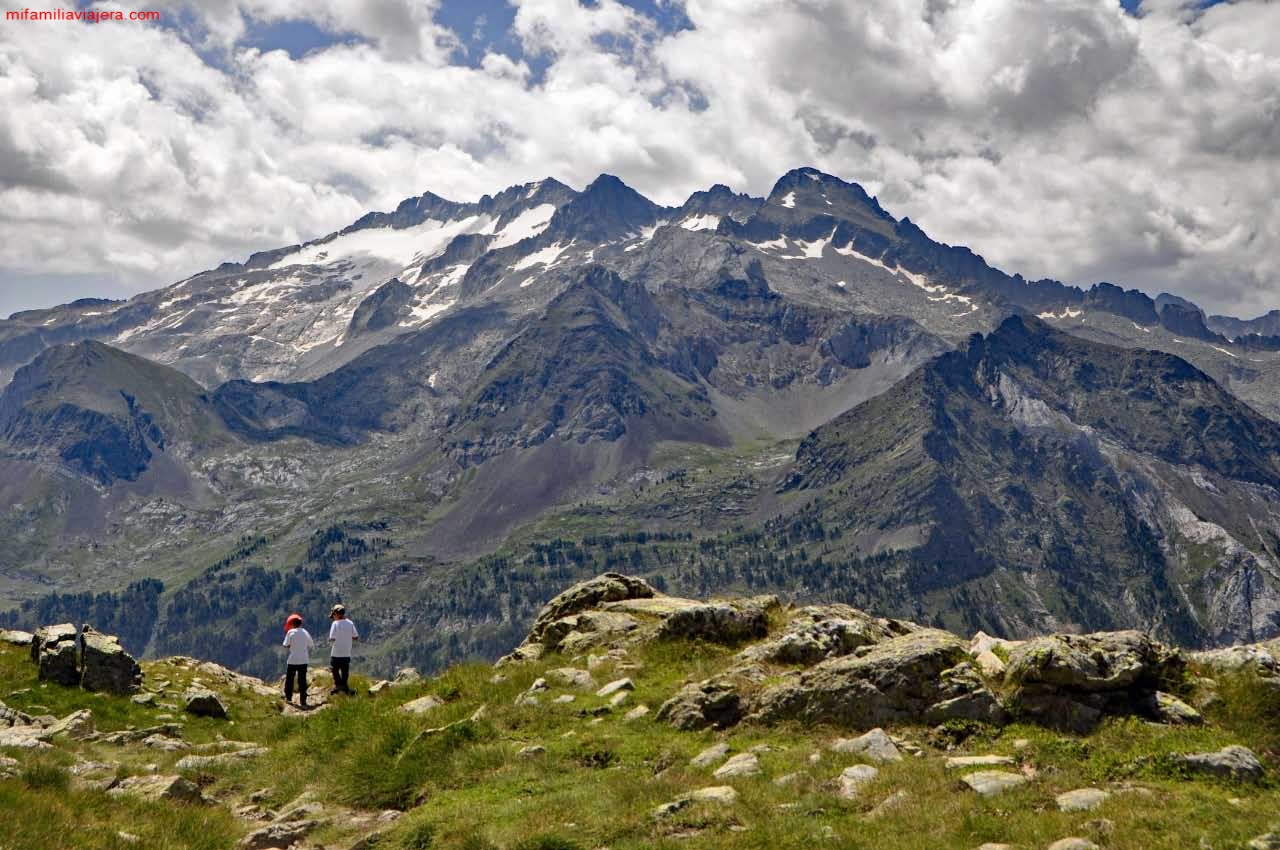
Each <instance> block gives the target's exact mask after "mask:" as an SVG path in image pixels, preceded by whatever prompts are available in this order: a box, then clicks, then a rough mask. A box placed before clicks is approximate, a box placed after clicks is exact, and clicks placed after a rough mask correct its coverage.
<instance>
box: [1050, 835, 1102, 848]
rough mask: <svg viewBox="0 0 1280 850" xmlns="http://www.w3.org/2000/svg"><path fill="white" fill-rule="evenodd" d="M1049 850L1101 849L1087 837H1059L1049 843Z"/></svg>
mask: <svg viewBox="0 0 1280 850" xmlns="http://www.w3.org/2000/svg"><path fill="white" fill-rule="evenodd" d="M1049 850H1101V848H1099V847H1098V845H1097V844H1094V843H1093V842H1092V841H1090V840H1088V839H1087V838H1075V837H1071V838H1059V839H1058V840H1057V841H1055V842H1053V843H1052V844H1050V845H1049Z"/></svg>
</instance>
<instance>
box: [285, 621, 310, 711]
mask: <svg viewBox="0 0 1280 850" xmlns="http://www.w3.org/2000/svg"><path fill="white" fill-rule="evenodd" d="M284 628H285V633H284V645H285V646H287V647H289V660H288V662H287V666H286V667H285V674H284V701H285V702H292V701H293V683H294V680H295V679H297V682H298V705H299V706H300V707H302V708H306V707H307V665H308V664H309V663H311V647H313V646H315V643H316V642H315V641H314V640H312V639H311V633H310V632H308V631H307V630H306V629H304V628H303V627H302V616H301V615H300V614H290V615H289V619H287V620H285V621H284Z"/></svg>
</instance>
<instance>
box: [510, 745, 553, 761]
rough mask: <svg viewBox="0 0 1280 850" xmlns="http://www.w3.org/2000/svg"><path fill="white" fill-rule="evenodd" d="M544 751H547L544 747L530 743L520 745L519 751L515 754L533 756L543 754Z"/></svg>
mask: <svg viewBox="0 0 1280 850" xmlns="http://www.w3.org/2000/svg"><path fill="white" fill-rule="evenodd" d="M546 752H547V748H546V747H543V746H541V745H539V744H530V745H529V746H527V747H521V748H520V749H519V751H518V752H516V755H518V756H520V757H521V758H532V757H534V756H540V755H545V754H546Z"/></svg>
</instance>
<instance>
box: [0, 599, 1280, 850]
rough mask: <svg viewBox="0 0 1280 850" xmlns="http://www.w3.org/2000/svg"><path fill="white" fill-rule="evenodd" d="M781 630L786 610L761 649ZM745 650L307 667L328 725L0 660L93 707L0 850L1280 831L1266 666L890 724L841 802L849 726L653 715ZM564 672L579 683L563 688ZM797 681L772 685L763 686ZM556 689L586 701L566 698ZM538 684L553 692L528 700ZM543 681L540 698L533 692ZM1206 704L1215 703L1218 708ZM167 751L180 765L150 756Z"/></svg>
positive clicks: (46, 766)
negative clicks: (982, 783) (1165, 708)
mask: <svg viewBox="0 0 1280 850" xmlns="http://www.w3.org/2000/svg"><path fill="white" fill-rule="evenodd" d="M790 616H791V613H790V612H788V611H786V610H775V612H774V613H773V614H772V615H771V623H770V636H771V637H772V636H776V635H777V634H778V633H779V632H780V630H781V629H782V628H783V627H784V624H785V622H786V621H787V619H788V618H789V617H790ZM741 649H742V646H740V645H720V644H713V643H707V642H704V641H700V640H692V641H691V640H683V639H667V640H654V641H648V642H641V643H636V644H633V645H632V646H631V647H630V648H628V649H625V650H620V649H617V648H615V649H614V650H613V651H612V652H604V651H603V650H601V653H602V654H588V657H582V656H569V655H566V654H560V653H551V654H548V655H546V656H545V657H543V658H541V659H539V660H537V661H528V662H519V663H513V664H507V665H504V666H501V667H499V668H496V669H495V668H494V667H491V666H488V665H480V664H473V665H462V666H456V667H453V668H451V669H449V670H447V671H446V672H444V673H443V674H441V675H440V676H437V677H434V678H430V679H422V680H418V681H413V682H407V683H404V684H398V685H390V686H386V687H384V688H383V689H382V690H381V692H380V693H378V694H377V695H376V696H371V695H369V694H368V692H367V686H368V684H369V683H368V681H367V680H364V679H361V678H360V677H356V679H355V680H354V683H355V684H356V685H357V686H358V691H359V693H358V695H357V696H353V697H341V696H333V697H331V698H330V697H328V696H327V691H328V688H327V687H324V686H325V685H327V684H328V682H327V681H326V677H325V676H324V675H323V674H315V675H313V692H314V689H315V688H316V687H317V686H319V687H320V688H321V689H322V695H321V697H320V701H321V702H322V705H323V707H322V708H319V709H316V710H313V711H310V712H307V713H301V712H298V711H296V710H294V709H291V708H290V709H286V710H284V711H283V712H282V707H281V705H280V702H279V700H278V699H275V698H273V697H271V696H269V695H268V694H269V693H270V688H262V687H261V686H260V684H255V683H254V682H253V681H252V680H247V679H243V678H241V679H236V678H235V677H233V676H232V675H230V674H227V673H225V672H224V671H221V670H220V669H219V668H216V667H212V666H210V665H203V666H202V665H200V664H199V662H195V661H192V660H190V659H182V658H178V659H165V660H159V661H155V662H148V663H146V664H144V669H145V676H146V678H145V688H146V690H145V691H144V694H145V693H148V692H150V693H154V694H155V696H154V697H151V698H149V699H151V700H153V702H154V704H152V705H140V704H137V703H136V702H134V701H132V700H131V699H130V698H129V697H117V696H103V695H95V694H90V693H86V692H84V691H80V690H78V689H74V688H63V687H60V686H57V685H52V684H47V683H42V682H39V681H37V679H36V674H35V668H34V666H33V665H32V664H31V663H30V661H29V658H28V654H27V650H26V649H25V648H20V647H10V646H8V645H6V644H3V643H0V682H3V683H4V685H3V698H4V702H5V703H6V704H7V705H8V706H9V707H10V708H12V709H16V710H19V711H22V712H26V713H28V714H33V715H34V714H48V715H53V716H57V717H63V716H65V715H67V714H69V713H71V712H73V711H75V710H79V709H82V708H84V709H89V710H90V711H91V712H92V715H93V721H94V724H95V726H96V734H95V735H94V736H92V737H91V738H90V739H85V740H71V739H68V738H65V737H62V736H59V737H57V738H55V739H54V741H53V746H52V747H50V748H46V749H15V748H7V747H0V753H2V754H3V756H4V758H2V759H0V811H4V812H6V813H19V812H20V813H22V816H21V817H10V816H8V815H6V817H5V834H4V846H5V847H6V848H12V850H61V849H62V848H65V850H73V848H74V850H99V848H101V849H102V850H107V848H110V850H122V848H129V847H144V848H157V850H170V848H172V850H177V849H178V848H184V850H185V848H202V850H204V848H208V850H217V848H225V850H230V848H233V847H237V846H256V847H261V848H265V847H273V846H278V847H281V848H283V847H286V846H288V845H289V843H290V842H295V843H294V846H296V847H298V848H321V847H324V848H330V850H332V848H344V850H345V848H364V850H424V848H456V850H462V849H463V848H467V850H483V849H484V848H492V850H573V848H581V850H588V849H589V848H604V847H608V848H613V850H628V849H634V850H639V848H676V847H680V848H743V850H745V848H810V847H812V846H814V845H815V844H817V845H819V846H832V847H841V848H877V850H939V848H958V849H963V850H972V848H976V847H978V846H980V845H983V844H984V843H986V842H991V843H994V844H1005V845H1009V846H1010V847H1013V848H1027V849H1028V850H1029V848H1043V847H1048V846H1049V845H1050V844H1051V843H1052V842H1055V841H1058V840H1060V839H1062V838H1064V837H1069V836H1076V837H1080V838H1082V839H1087V840H1089V841H1092V842H1094V843H1095V844H1096V845H1097V846H1099V847H1105V848H1109V850H1184V848H1187V847H1196V846H1200V847H1211V848H1215V850H1229V849H1230V848H1245V847H1249V846H1253V845H1250V844H1249V843H1248V842H1250V841H1251V840H1253V839H1254V838H1255V837H1257V836H1260V835H1262V834H1264V833H1266V832H1267V831H1268V830H1269V829H1273V828H1275V825H1276V821H1277V817H1276V814H1275V813H1276V810H1277V805H1278V804H1280V785H1278V784H1277V783H1276V781H1275V763H1276V758H1277V755H1280V690H1277V687H1276V683H1275V681H1273V680H1267V679H1264V678H1260V677H1259V676H1258V675H1256V674H1254V673H1249V672H1240V673H1236V674H1231V675H1218V676H1217V678H1216V679H1215V680H1214V681H1213V682H1212V683H1209V682H1206V681H1205V680H1204V679H1203V678H1201V677H1199V676H1198V675H1196V674H1198V673H1200V672H1203V671H1200V670H1197V669H1196V668H1194V666H1193V668H1192V674H1191V675H1190V676H1189V677H1188V679H1187V685H1186V688H1185V692H1184V696H1185V697H1186V698H1187V699H1188V700H1191V701H1199V702H1200V703H1201V704H1202V705H1203V712H1204V717H1205V722H1204V724H1203V725H1195V726H1176V725H1160V724H1156V723H1152V722H1149V721H1146V720H1141V719H1137V718H1133V717H1128V718H1112V719H1109V720H1107V721H1105V722H1104V723H1103V724H1102V725H1101V726H1099V727H1098V728H1097V729H1096V730H1095V731H1094V732H1092V733H1091V734H1089V735H1083V736H1081V735H1072V734H1066V733H1062V732H1057V731H1052V730H1048V729H1045V728H1042V727H1040V726H1037V725H1028V724H1022V723H1014V724H1012V725H1008V726H1005V727H1003V728H998V727H995V726H988V725H984V724H980V723H974V722H963V721H951V722H948V723H945V724H943V725H942V726H927V725H923V724H905V725H901V726H894V727H890V728H888V729H887V731H888V732H889V733H890V735H892V736H893V737H894V738H895V739H896V740H897V741H898V742H899V744H900V746H901V747H902V750H903V752H904V753H905V754H906V757H905V758H903V759H902V760H900V761H896V762H891V763H881V764H876V765H875V766H876V768H877V769H878V774H877V775H876V776H875V778H874V779H873V780H871V781H870V782H869V783H868V784H866V785H863V786H861V787H860V788H858V789H856V791H855V792H854V793H852V794H848V795H845V794H842V793H841V791H840V783H839V781H838V777H840V776H841V774H842V771H844V770H845V769H846V768H848V767H851V766H853V765H856V764H859V763H864V762H866V761H867V758H866V757H865V756H863V755H859V754H854V753H849V752H838V751H835V750H833V749H832V748H831V745H832V744H833V742H834V741H835V740H836V739H838V738H844V737H853V736H854V735H856V734H857V733H858V732H859V731H861V730H851V729H847V728H838V727H835V726H826V725H821V724H798V723H797V724H782V725H774V726H765V725H760V724H756V723H752V722H746V723H743V724H741V725H738V726H736V727H734V728H732V729H729V730H726V731H714V730H704V731H680V730H678V729H675V728H673V727H672V726H671V725H669V724H667V723H664V722H660V721H658V720H656V719H655V716H656V715H657V713H658V712H657V709H658V707H659V706H660V705H661V704H662V703H663V701H665V700H666V699H667V698H668V697H670V696H671V695H672V694H673V693H674V692H676V691H677V690H679V689H680V688H681V686H682V685H684V684H686V683H689V682H695V681H700V680H704V679H707V678H709V677H712V676H716V675H720V674H723V673H724V672H725V671H726V670H728V669H729V668H731V667H733V666H735V664H737V663H740V662H739V661H738V660H736V659H737V656H738V653H739V651H740V650H741ZM563 668H573V669H575V670H577V671H579V672H578V673H575V674H567V673H565V672H554V671H558V670H562V669H563ZM315 669H316V668H313V670H315ZM787 676H788V673H787V671H786V670H783V669H779V670H776V671H775V672H774V674H773V678H772V679H770V680H769V681H772V680H773V679H776V680H779V681H781V680H784V679H786V678H787ZM567 678H576V679H577V680H578V682H577V683H576V684H565V683H564V682H565V681H566V680H567ZM621 678H627V679H629V680H630V681H631V683H632V685H633V686H634V688H633V689H632V690H627V689H622V690H620V691H619V693H622V694H625V696H624V697H622V698H621V699H620V700H618V701H617V702H614V699H615V698H614V697H612V696H598V695H597V691H598V689H600V688H601V687H602V686H604V685H605V684H607V683H610V682H613V681H616V680H618V679H621ZM316 680H318V681H316ZM539 680H543V681H544V682H545V683H546V687H545V689H542V690H539V689H537V685H536V683H537V682H538V681H539ZM193 681H198V682H201V683H203V684H205V685H207V686H209V687H211V688H213V689H214V690H216V691H218V692H219V693H220V694H221V695H222V696H223V698H224V700H225V702H226V703H227V705H228V708H229V717H228V718H227V719H221V720H216V719H208V718H196V717H191V716H190V715H187V714H186V713H185V712H184V711H183V710H182V708H181V706H182V700H181V699H180V698H179V697H180V696H181V694H182V693H183V691H184V690H185V689H186V688H187V687H188V685H189V684H191V683H192V682H193ZM769 681H765V682H764V683H763V685H762V686H768V684H769ZM531 688H532V689H533V691H532V692H533V693H534V694H535V695H536V697H537V700H536V702H534V701H533V700H529V699H526V698H523V697H524V696H525V695H527V694H529V693H530V692H531ZM1210 689H1211V690H1212V691H1213V692H1214V693H1216V697H1213V698H1206V696H1207V694H1208V693H1209V691H1210ZM424 697H431V698H433V699H430V700H427V701H426V702H427V703H428V704H429V705H430V706H431V707H429V708H426V709H425V711H424V712H423V713H421V714H415V713H410V712H406V711H404V710H402V708H401V707H402V706H403V705H404V704H406V703H409V702H410V701H413V700H421V698H424ZM568 697H572V699H571V700H570V699H567V698H568ZM144 698H146V697H144ZM419 705H422V703H421V702H420V703H419ZM641 706H644V707H647V708H648V709H650V711H648V712H644V711H640V710H639V709H640V707H641ZM165 724H172V725H170V726H168V727H165ZM129 729H135V730H152V731H153V732H154V733H155V734H156V735H158V736H159V737H158V738H152V739H151V743H150V744H148V743H143V742H141V741H138V742H133V743H123V744H120V743H111V742H110V739H111V733H113V732H117V731H120V730H129ZM0 732H3V729H0ZM135 737H137V736H135ZM0 740H4V738H3V737H2V736H0ZM175 741H176V742H178V743H172V742H175ZM166 742H168V743H167V745H168V746H175V747H182V748H183V749H180V750H178V751H173V752H169V751H166V750H164V749H160V748H157V747H156V746H154V745H155V744H157V743H160V744H166ZM234 742H243V743H242V744H240V743H234ZM721 743H722V744H726V745H727V746H728V752H727V754H725V755H722V756H720V757H719V758H718V759H714V760H711V762H710V763H709V764H708V765H707V766H695V765H694V764H692V763H691V762H693V760H694V759H695V757H697V756H698V755H699V754H700V753H702V752H703V751H704V750H706V749H707V748H709V747H712V746H713V745H716V744H721ZM250 744H251V745H253V746H254V747H255V748H258V747H260V748H262V751H260V752H258V753H257V754H256V756H246V757H243V758H237V757H227V758H225V759H224V760H223V761H222V763H204V764H196V765H192V764H191V763H190V762H182V761H181V760H182V759H184V758H189V757H191V756H192V755H200V756H209V755H215V754H217V753H227V752H236V751H238V750H239V749H240V748H242V747H245V746H248V745H250ZM1231 744H1241V745H1244V746H1247V747H1249V748H1251V749H1252V750H1253V751H1254V752H1256V753H1257V754H1258V755H1259V757H1260V758H1261V759H1262V761H1263V763H1264V765H1265V766H1266V776H1265V778H1263V779H1262V780H1261V781H1259V782H1237V781H1231V780H1227V779H1219V778H1212V777H1207V776H1203V775H1199V774H1193V773H1191V772H1189V771H1188V770H1187V769H1186V768H1185V767H1183V766H1182V765H1180V764H1179V762H1178V761H1177V758H1176V756H1177V754H1180V753H1190V752H1204V751H1213V750H1218V749H1219V748H1221V747H1223V746H1226V745H1231ZM747 753H752V754H755V755H756V757H757V760H758V766H759V771H760V772H759V773H758V774H756V775H748V776H740V777H730V778H724V777H721V778H717V777H716V776H714V774H713V772H714V771H715V770H716V769H717V768H719V767H722V766H723V765H724V763H725V757H726V756H729V757H732V756H734V755H740V754H747ZM913 753H918V755H913ZM962 755H999V756H1006V757H1008V758H1009V759H1010V760H1011V764H1010V765H1009V766H1007V767H1004V768H1002V769H1004V770H1008V771H1012V772H1016V773H1018V774H1020V775H1022V776H1023V777H1025V778H1027V779H1029V780H1030V781H1029V782H1027V784H1026V785H1024V786H1023V787H1021V788H1018V789H1015V790H1012V791H1008V792H1006V793H1004V794H1001V795H998V796H994V797H983V796H979V795H978V794H976V793H974V791H972V790H970V789H969V788H968V787H967V786H966V785H965V784H964V783H963V782H962V781H961V779H960V777H961V776H962V775H963V774H965V773H966V772H967V771H964V770H952V769H948V768H947V766H946V759H947V758H951V757H956V756H962ZM10 760H11V761H10ZM149 774H156V775H161V776H167V775H180V776H183V777H185V778H187V779H189V780H190V781H192V782H193V783H195V785H197V786H198V787H199V789H200V792H201V793H202V794H203V796H204V797H205V798H206V799H207V802H206V803H204V804H198V803H178V802H172V801H169V800H153V801H146V800H140V799H135V798H133V797H130V796H127V795H119V794H118V793H115V792H112V791H109V790H104V789H105V788H107V787H108V786H110V785H113V784H118V783H119V781H120V780H123V779H126V778H128V777H131V776H139V775H149ZM708 787H719V788H725V787H727V788H730V789H732V791H727V792H726V791H721V792H719V793H720V794H728V795H729V796H732V797H734V798H735V799H733V800H731V801H728V802H716V801H693V802H687V803H685V804H682V805H677V806H675V807H671V808H673V809H674V811H671V812H669V813H666V814H657V812H656V810H657V809H658V808H659V807H660V806H663V805H664V804H667V803H670V802H673V801H680V800H682V799H685V798H686V797H687V795H690V794H691V793H693V792H695V791H697V790H698V789H704V788H708ZM1081 788H1098V789H1102V790H1105V791H1107V792H1109V793H1110V796H1109V797H1107V799H1105V800H1104V801H1103V802H1102V803H1101V805H1099V806H1098V807H1097V808H1094V809H1092V810H1088V811H1075V812H1066V811H1060V810H1059V806H1058V804H1057V803H1056V797H1057V795H1059V794H1062V793H1064V792H1068V791H1072V790H1076V789H1081ZM300 825H301V826H300ZM273 826H274V827H275V828H277V830H278V832H277V833H276V838H277V840H276V843H269V842H270V841H271V836H270V835H266V836H265V837H264V834H263V833H261V832H260V831H261V830H263V829H268V828H271V827H273ZM290 830H294V832H290ZM280 836H285V837H280ZM244 842H248V843H244ZM263 842H268V843H263ZM1080 846H1082V847H1083V846H1087V845H1080ZM1261 846H1272V845H1261Z"/></svg>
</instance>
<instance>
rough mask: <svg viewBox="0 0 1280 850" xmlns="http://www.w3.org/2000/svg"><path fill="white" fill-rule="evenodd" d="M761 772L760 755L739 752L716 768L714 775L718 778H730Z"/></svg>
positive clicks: (755, 774) (754, 774)
mask: <svg viewBox="0 0 1280 850" xmlns="http://www.w3.org/2000/svg"><path fill="white" fill-rule="evenodd" d="M759 773H760V759H759V757H758V756H756V754H755V753H739V754H738V755H736V756H734V757H733V758H731V759H729V760H728V761H727V762H725V763H724V764H722V765H720V767H718V768H716V771H715V773H713V774H712V776H714V777H715V778H716V779H729V778H731V777H735V776H757V775H759Z"/></svg>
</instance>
